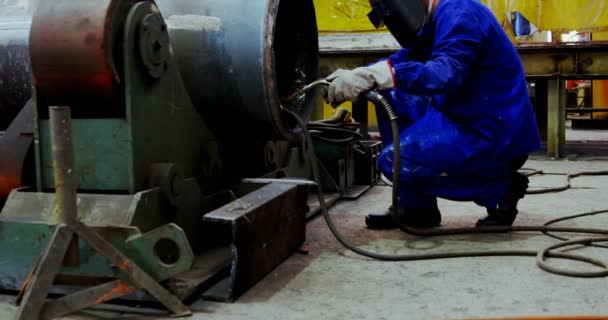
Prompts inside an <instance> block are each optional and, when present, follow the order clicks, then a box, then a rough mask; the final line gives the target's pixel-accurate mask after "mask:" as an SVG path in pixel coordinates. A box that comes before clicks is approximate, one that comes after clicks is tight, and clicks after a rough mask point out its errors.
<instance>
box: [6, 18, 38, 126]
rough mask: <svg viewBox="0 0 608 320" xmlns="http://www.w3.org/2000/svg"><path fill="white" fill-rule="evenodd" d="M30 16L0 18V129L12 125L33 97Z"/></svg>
mask: <svg viewBox="0 0 608 320" xmlns="http://www.w3.org/2000/svg"><path fill="white" fill-rule="evenodd" d="M30 24H31V21H30V18H29V17H4V18H2V19H1V20H0V131H4V130H6V129H7V128H8V126H9V125H10V123H11V122H12V121H13V120H14V119H15V117H16V116H17V114H19V111H21V109H23V106H25V104H26V102H27V101H28V100H29V99H30V97H31V95H32V92H31V90H32V89H31V81H30V73H29V70H30V69H29V48H28V39H29V32H30Z"/></svg>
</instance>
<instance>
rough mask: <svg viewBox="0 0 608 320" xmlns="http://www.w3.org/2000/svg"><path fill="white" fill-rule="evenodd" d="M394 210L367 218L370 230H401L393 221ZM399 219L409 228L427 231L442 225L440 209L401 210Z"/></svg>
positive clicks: (366, 222)
mask: <svg viewBox="0 0 608 320" xmlns="http://www.w3.org/2000/svg"><path fill="white" fill-rule="evenodd" d="M392 208H393V206H390V207H389V209H388V210H387V211H385V212H381V213H372V214H369V215H367V217H365V224H366V225H367V227H368V228H370V229H377V230H386V229H396V228H399V226H398V225H397V223H395V221H394V220H393V216H392V214H393V213H392ZM399 217H400V219H401V223H403V224H404V225H406V226H408V227H412V228H418V229H426V228H435V227H438V226H439V225H440V224H441V213H440V212H439V208H437V207H433V208H423V209H412V210H407V211H405V210H404V209H402V208H399Z"/></svg>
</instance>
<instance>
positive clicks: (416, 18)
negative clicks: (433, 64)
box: [368, 0, 434, 47]
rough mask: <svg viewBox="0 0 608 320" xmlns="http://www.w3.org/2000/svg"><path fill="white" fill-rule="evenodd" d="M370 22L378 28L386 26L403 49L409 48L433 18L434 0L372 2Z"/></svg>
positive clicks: (372, 0) (385, 0)
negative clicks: (425, 2) (425, 3)
mask: <svg viewBox="0 0 608 320" xmlns="http://www.w3.org/2000/svg"><path fill="white" fill-rule="evenodd" d="M369 2H370V5H371V7H372V11H371V12H370V13H369V14H368V17H369V20H370V21H371V22H372V24H373V25H374V26H375V27H376V29H378V28H382V27H384V26H386V27H387V28H388V30H389V31H390V32H391V34H392V35H393V37H395V39H396V40H397V42H399V44H400V45H401V46H402V47H408V46H410V45H411V44H412V42H413V41H414V40H415V39H416V37H417V36H418V33H420V30H421V29H422V27H423V26H424V24H425V23H426V22H427V21H428V20H429V19H430V18H431V10H432V9H433V2H434V1H433V0H429V5H428V7H426V8H425V5H424V0H370V1H369Z"/></svg>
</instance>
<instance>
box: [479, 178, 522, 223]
mask: <svg viewBox="0 0 608 320" xmlns="http://www.w3.org/2000/svg"><path fill="white" fill-rule="evenodd" d="M528 183H529V179H528V177H526V176H524V175H523V174H521V173H519V172H515V173H514V174H513V176H512V177H511V186H510V187H509V191H508V192H507V195H506V196H505V198H504V199H503V200H502V201H501V202H500V203H499V204H498V208H488V209H487V211H488V216H487V217H485V218H483V219H479V221H477V227H499V226H502V227H510V226H512V225H513V222H515V218H516V217H517V214H518V213H519V211H518V210H517V204H518V202H519V200H520V199H523V198H524V196H525V195H526V191H527V190H528Z"/></svg>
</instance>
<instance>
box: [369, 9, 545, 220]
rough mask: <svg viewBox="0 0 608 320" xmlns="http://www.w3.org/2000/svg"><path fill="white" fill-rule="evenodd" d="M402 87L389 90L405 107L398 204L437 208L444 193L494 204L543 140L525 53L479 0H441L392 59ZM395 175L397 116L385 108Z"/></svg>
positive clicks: (381, 117)
mask: <svg viewBox="0 0 608 320" xmlns="http://www.w3.org/2000/svg"><path fill="white" fill-rule="evenodd" d="M388 60H389V61H390V63H391V64H392V66H393V67H394V70H395V83H396V86H395V88H394V89H391V90H389V91H385V92H383V95H384V96H385V97H388V98H389V100H390V101H391V102H392V104H393V106H395V109H396V112H397V114H398V115H399V116H400V132H401V136H400V138H401V139H400V143H401V164H402V165H401V170H400V174H399V176H400V188H399V194H400V196H399V206H400V207H402V208H404V209H406V211H407V209H420V208H430V207H433V206H436V205H437V197H440V198H445V199H450V200H455V201H474V202H475V203H477V204H478V205H480V206H483V207H486V208H495V207H496V206H497V204H498V203H499V201H500V200H501V199H502V198H503V197H504V196H505V195H506V193H507V191H508V188H509V184H510V176H511V175H512V174H513V171H514V169H513V168H512V167H511V162H512V161H513V160H514V159H517V158H521V157H525V156H527V155H529V154H530V153H532V152H534V151H536V150H538V149H539V148H540V137H539V131H538V127H537V124H536V120H535V116H534V112H533V109H532V106H531V103H530V99H529V95H528V87H527V83H526V78H525V75H524V70H523V67H522V64H521V61H520V59H519V55H518V53H517V51H516V49H515V47H514V45H513V44H512V43H511V41H510V40H509V38H508V37H507V35H506V34H505V32H504V31H503V29H502V27H501V25H500V24H499V23H498V22H497V20H496V18H495V17H494V15H493V13H492V12H491V11H490V10H489V9H488V8H487V7H485V6H484V5H483V4H481V3H479V2H478V1H474V0H441V1H440V2H439V4H438V6H437V8H436V10H435V13H434V15H433V17H432V21H429V22H428V23H427V24H426V25H425V26H424V28H423V29H422V30H421V31H420V33H419V34H418V37H417V40H416V41H415V42H414V44H413V45H412V46H411V47H409V48H403V49H401V50H400V51H398V52H397V53H395V54H394V55H392V56H390V57H389V58H388ZM377 114H378V122H379V129H380V133H381V136H382V140H383V143H384V146H386V148H385V149H384V150H383V152H382V153H381V155H380V159H379V163H380V169H381V172H382V173H383V174H384V175H385V176H386V177H388V178H392V172H393V170H392V169H393V168H392V163H393V153H394V152H393V150H394V149H393V145H392V136H391V130H390V123H389V121H388V118H387V117H386V115H385V114H384V112H383V111H382V110H381V109H379V108H378V109H377Z"/></svg>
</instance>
